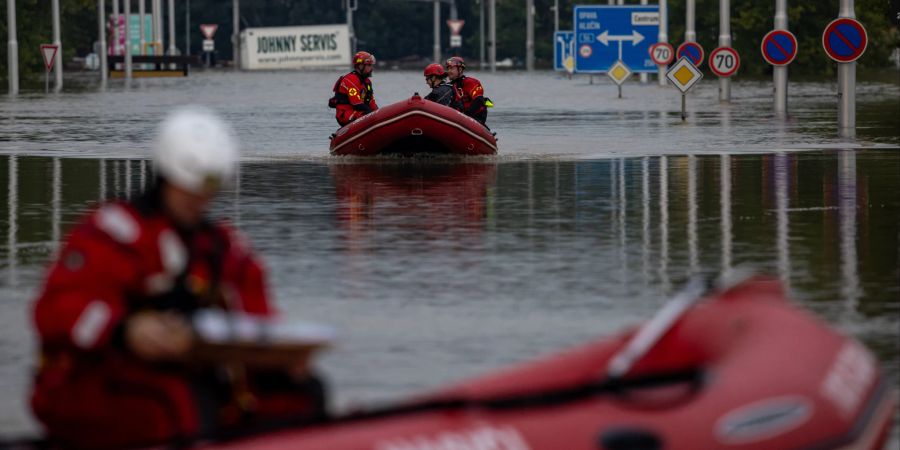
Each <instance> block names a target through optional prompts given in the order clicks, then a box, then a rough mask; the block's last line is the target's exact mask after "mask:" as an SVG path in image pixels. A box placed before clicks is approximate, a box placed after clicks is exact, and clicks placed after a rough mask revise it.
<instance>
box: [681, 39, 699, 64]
mask: <svg viewBox="0 0 900 450" xmlns="http://www.w3.org/2000/svg"><path fill="white" fill-rule="evenodd" d="M675 55H676V56H677V57H678V58H687V59H688V61H690V62H691V64H693V65H694V66H695V67H700V66H702V65H703V47H701V46H700V44H698V43H696V42H685V43H683V44H681V45H679V46H678V50H677V51H676V52H675Z"/></svg>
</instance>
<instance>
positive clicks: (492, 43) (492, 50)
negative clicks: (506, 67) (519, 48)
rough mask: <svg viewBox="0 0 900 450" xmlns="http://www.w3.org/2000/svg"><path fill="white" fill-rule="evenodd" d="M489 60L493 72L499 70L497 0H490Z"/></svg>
mask: <svg viewBox="0 0 900 450" xmlns="http://www.w3.org/2000/svg"><path fill="white" fill-rule="evenodd" d="M488 61H489V62H490V65H491V73H494V72H496V71H497V0H488Z"/></svg>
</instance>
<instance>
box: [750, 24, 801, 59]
mask: <svg viewBox="0 0 900 450" xmlns="http://www.w3.org/2000/svg"><path fill="white" fill-rule="evenodd" d="M759 47H760V50H761V51H762V55H763V58H765V60H766V62H767V63H769V64H771V65H773V66H786V65H788V64H790V63H791V61H793V60H794V58H796V57H797V38H796V37H795V36H794V33H791V32H790V31H787V30H772V31H770V32H768V33H766V35H765V36H764V37H763V40H762V43H761V44H760V45H759Z"/></svg>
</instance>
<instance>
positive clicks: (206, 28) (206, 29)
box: [200, 23, 219, 39]
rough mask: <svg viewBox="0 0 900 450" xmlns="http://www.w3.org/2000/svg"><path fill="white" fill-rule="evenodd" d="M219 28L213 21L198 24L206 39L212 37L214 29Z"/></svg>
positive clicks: (214, 32)
mask: <svg viewBox="0 0 900 450" xmlns="http://www.w3.org/2000/svg"><path fill="white" fill-rule="evenodd" d="M218 29H219V25H218V24H215V23H204V24H201V25H200V31H201V32H202V33H203V37H205V38H207V39H212V38H213V36H215V35H216V30H218Z"/></svg>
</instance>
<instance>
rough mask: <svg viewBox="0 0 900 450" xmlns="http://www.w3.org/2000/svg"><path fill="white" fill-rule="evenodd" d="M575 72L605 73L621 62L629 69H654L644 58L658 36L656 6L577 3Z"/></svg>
mask: <svg viewBox="0 0 900 450" xmlns="http://www.w3.org/2000/svg"><path fill="white" fill-rule="evenodd" d="M572 23H573V27H574V31H575V45H576V46H578V53H577V54H576V55H575V71H576V72H580V73H605V72H608V71H609V69H610V68H611V67H613V65H614V64H615V63H616V61H622V63H623V64H625V65H627V66H628V68H629V69H630V70H631V71H632V72H636V73H649V72H657V71H659V68H658V67H657V65H656V64H654V63H653V61H651V60H650V58H648V57H647V55H648V53H647V52H648V51H649V49H650V45H652V44H654V43H656V36H657V35H659V26H660V16H659V7H658V6H657V5H621V6H607V5H576V6H575V8H574V9H573V22H572Z"/></svg>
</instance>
